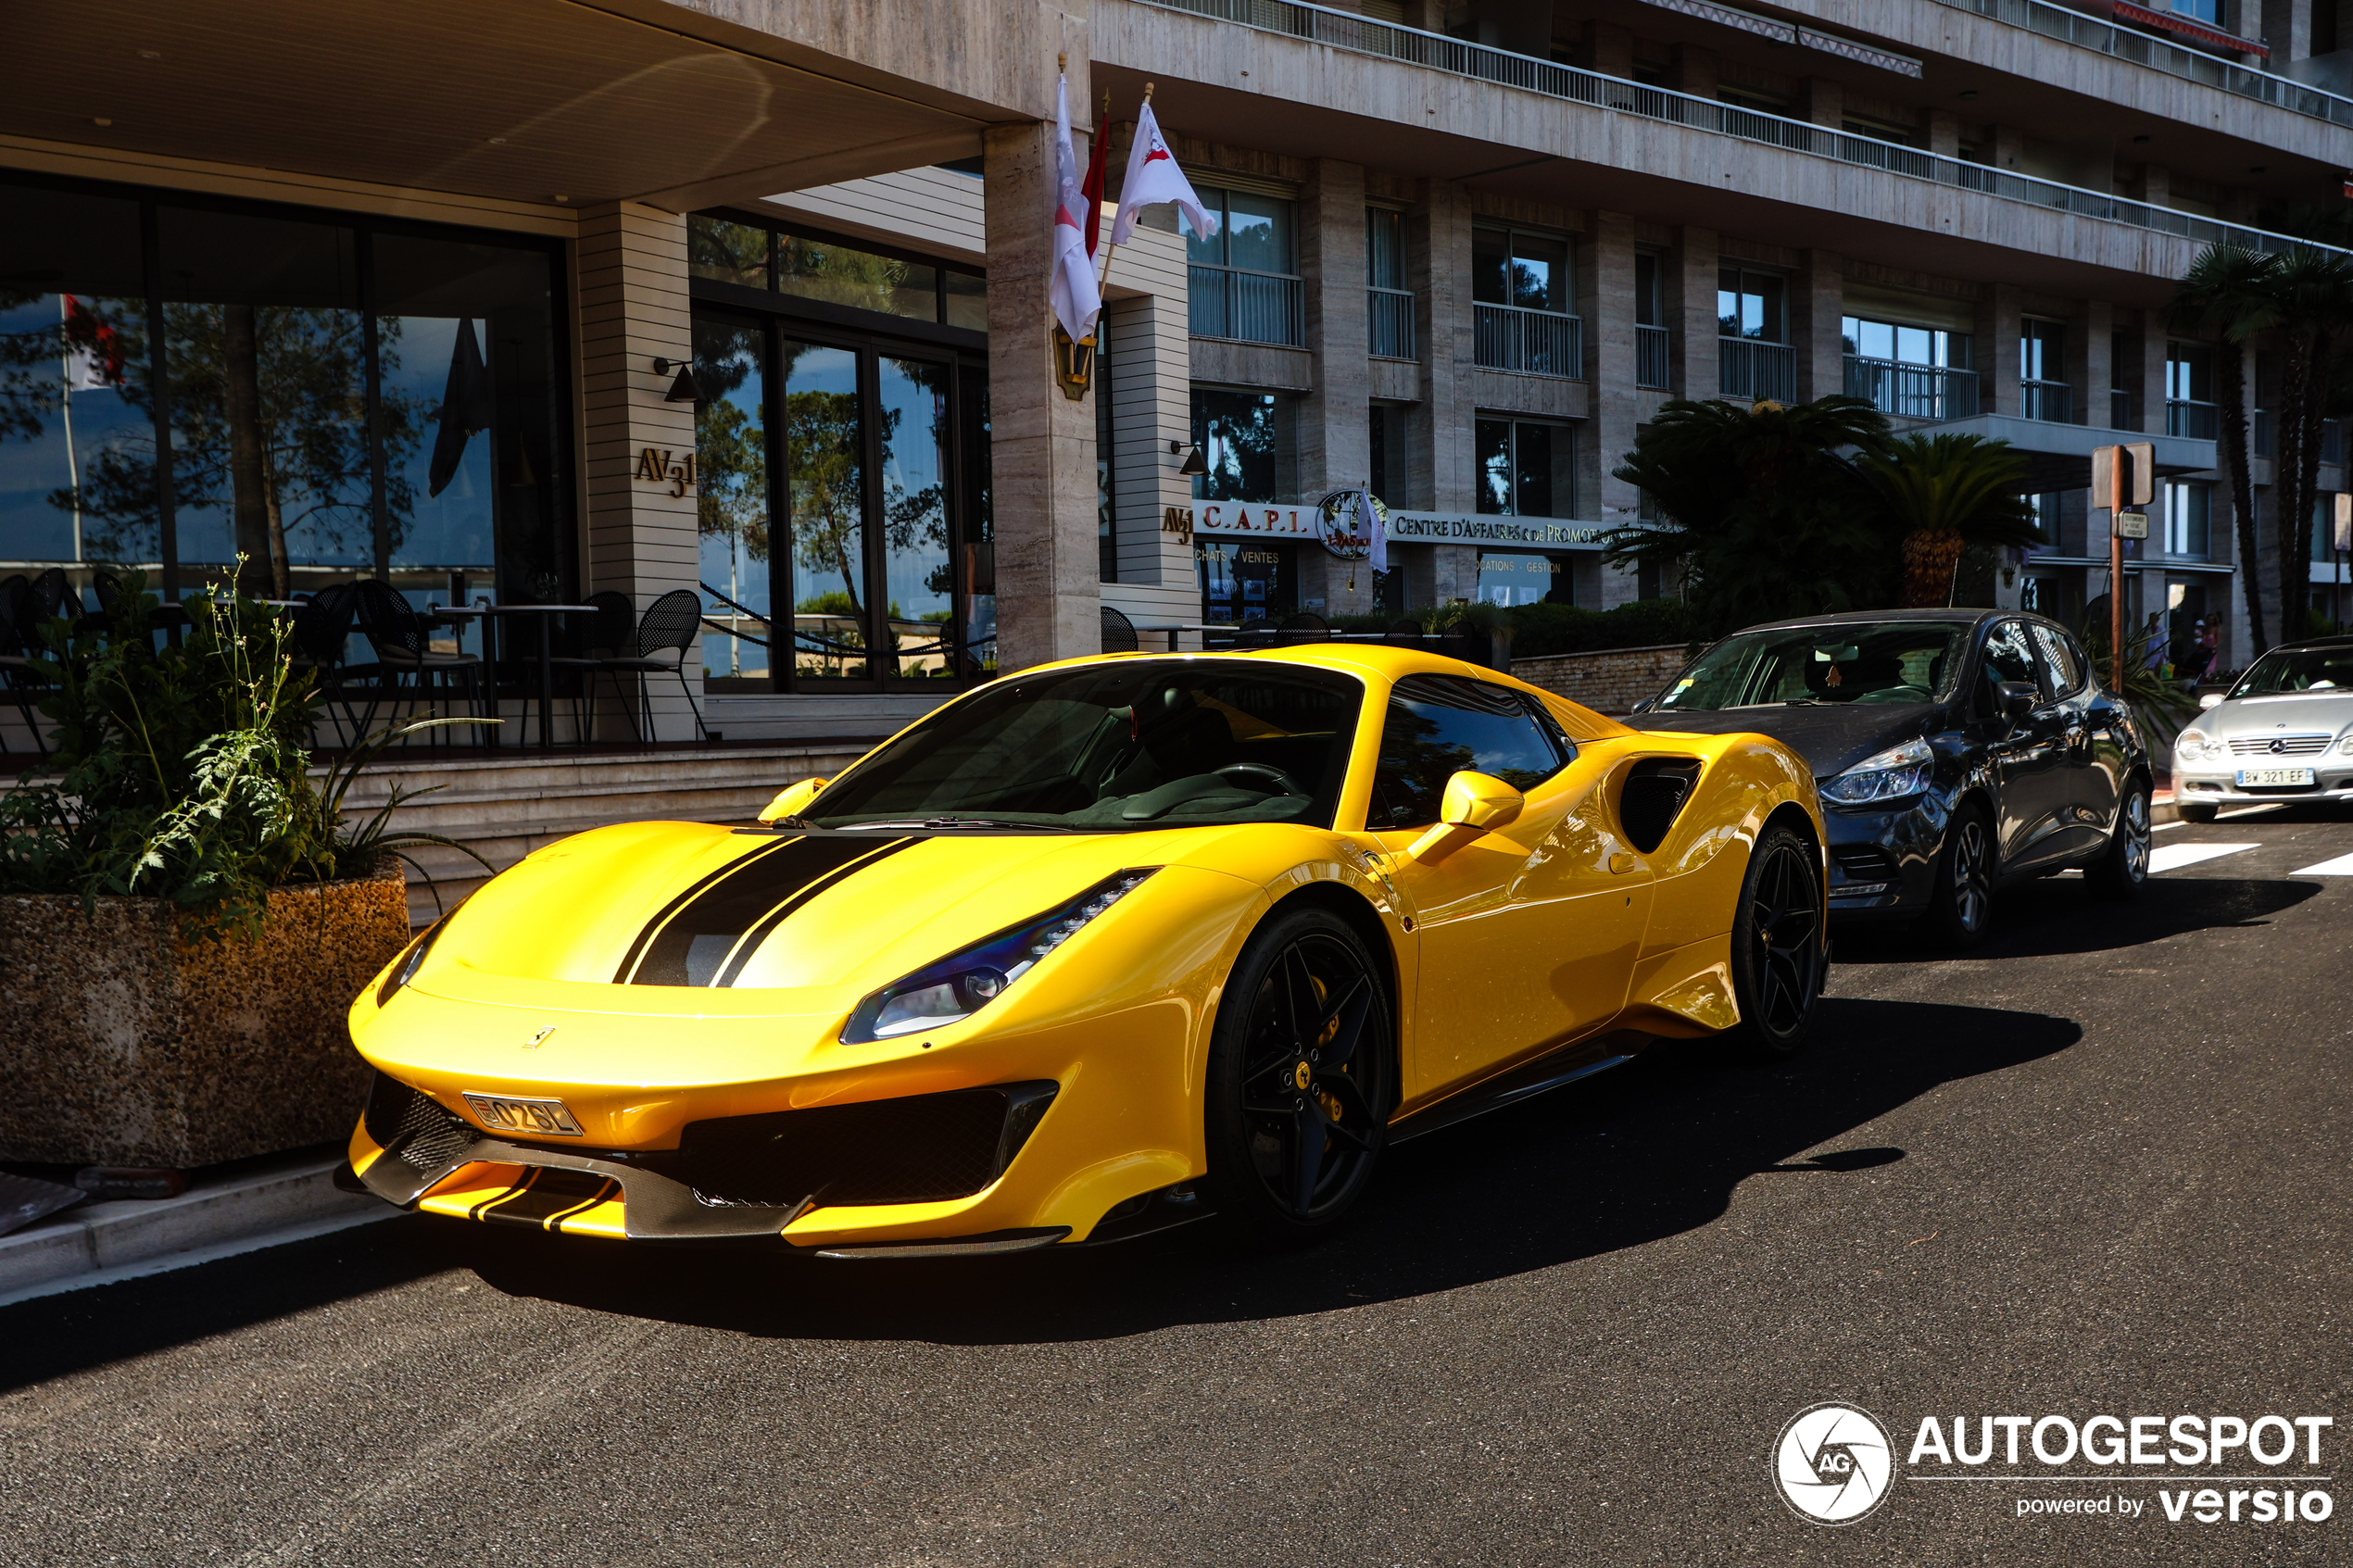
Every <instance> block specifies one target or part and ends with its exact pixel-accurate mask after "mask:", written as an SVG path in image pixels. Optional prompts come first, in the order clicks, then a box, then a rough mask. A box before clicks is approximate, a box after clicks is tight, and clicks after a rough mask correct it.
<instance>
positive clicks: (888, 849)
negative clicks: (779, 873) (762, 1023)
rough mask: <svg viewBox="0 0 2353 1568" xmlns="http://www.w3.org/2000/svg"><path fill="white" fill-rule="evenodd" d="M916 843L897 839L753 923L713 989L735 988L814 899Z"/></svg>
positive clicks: (803, 889) (824, 877)
mask: <svg viewBox="0 0 2353 1568" xmlns="http://www.w3.org/2000/svg"><path fill="white" fill-rule="evenodd" d="M915 842H916V841H915V840H914V839H912V838H894V839H892V840H891V841H890V842H889V843H887V844H886V845H884V846H882V847H880V848H878V849H876V850H875V852H874V853H873V854H871V855H868V856H865V857H864V858H862V859H856V860H852V861H850V862H849V864H848V865H846V866H844V867H842V868H841V869H840V870H838V871H834V872H826V873H825V874H824V876H821V877H819V878H818V879H817V880H816V881H814V882H812V883H811V884H809V885H808V886H806V887H804V888H802V889H801V890H800V891H799V892H798V893H796V894H794V895H793V896H792V897H789V898H787V899H786V900H785V901H784V902H783V903H781V904H779V905H777V906H776V907H775V908H774V909H771V910H769V911H768V912H767V913H766V914H764V915H762V916H761V917H760V919H759V920H758V921H757V922H754V923H753V925H752V927H751V929H750V930H749V931H747V932H745V933H744V935H743V937H742V939H741V940H740V941H738V942H737V943H736V950H735V952H734V953H732V954H730V955H729V957H728V959H727V967H726V968H725V969H724V970H723V971H721V972H720V975H719V978H718V979H716V980H713V981H712V982H711V984H712V985H734V984H735V983H736V977H737V976H738V975H740V974H742V973H743V972H744V965H746V964H748V963H749V962H750V961H751V956H752V954H754V953H756V952H758V951H760V946H761V943H763V942H765V941H767V940H768V938H769V937H770V936H771V935H774V932H775V929H776V928H777V927H778V926H780V925H782V924H784V923H785V922H786V921H787V920H789V919H790V918H791V917H792V916H793V914H794V913H795V912H796V911H798V910H799V909H800V907H801V906H802V905H803V904H806V903H808V902H809V900H811V899H812V898H814V897H817V895H818V894H820V893H823V892H824V891H825V889H827V888H829V887H832V886H835V885H837V884H840V883H843V882H846V881H848V880H849V878H851V877H853V876H856V875H857V874H858V873H859V872H862V871H864V870H865V869H866V868H867V867H869V866H871V865H873V864H874V863H875V861H877V860H881V859H887V858H888V857H890V856H892V855H896V854H898V853H899V852H900V850H901V849H904V848H906V847H908V846H910V845H912V844H913V843H915Z"/></svg>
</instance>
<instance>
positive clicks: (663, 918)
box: [612, 838, 800, 985]
mask: <svg viewBox="0 0 2353 1568" xmlns="http://www.w3.org/2000/svg"><path fill="white" fill-rule="evenodd" d="M799 842H800V840H799V839H797V838H780V839H777V840H775V841H774V842H773V843H769V844H763V845H761V847H759V848H757V849H755V850H753V851H752V852H751V853H750V854H749V855H738V856H736V858H735V859H732V860H730V861H728V862H727V863H726V864H725V865H724V866H722V867H720V868H719V869H718V870H717V871H715V872H711V874H710V875H708V876H706V877H704V878H703V879H702V880H701V881H700V882H698V883H696V884H694V885H693V886H692V887H689V888H688V889H686V891H685V892H684V893H681V894H679V895H678V897H675V898H673V899H672V900H671V901H670V902H669V903H667V904H664V905H663V906H662V907H661V910H660V912H658V913H657V914H656V915H655V916H654V918H653V919H651V920H649V921H648V922H646V929H645V930H643V931H641V932H639V933H637V936H636V940H635V941H633V942H631V943H630V944H629V951H628V952H626V953H624V954H623V955H622V959H621V967H620V968H619V969H618V970H615V971H614V972H613V977H612V983H613V984H614V985H628V984H629V977H630V974H631V972H633V971H634V970H635V969H636V967H637V964H638V960H641V959H643V958H644V957H645V954H646V948H647V947H648V945H649V944H650V943H651V942H652V941H653V939H654V938H655V936H657V935H660V934H661V929H662V926H663V924H664V923H665V922H668V921H669V920H670V919H671V918H672V917H673V916H674V915H676V914H677V913H678V911H679V910H681V909H685V908H686V906H687V905H689V904H691V903H693V902H694V901H695V900H696V899H697V898H699V897H702V896H703V895H704V894H705V893H707V892H709V891H710V890H711V887H712V886H713V885H714V884H717V883H719V882H722V881H724V880H725V879H726V878H728V877H731V876H733V875H735V874H736V872H739V871H742V870H743V869H744V868H745V867H747V866H749V865H750V864H751V863H752V862H753V861H755V860H760V859H765V858H766V857H768V856H770V855H774V854H775V853H776V852H777V851H778V850H780V849H782V848H784V847H785V846H786V845H788V844H798V843H799Z"/></svg>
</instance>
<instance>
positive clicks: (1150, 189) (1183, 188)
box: [1111, 99, 1217, 245]
mask: <svg viewBox="0 0 2353 1568" xmlns="http://www.w3.org/2000/svg"><path fill="white" fill-rule="evenodd" d="M1162 202H1175V203H1176V205H1177V207H1179V208H1180V209H1182V211H1183V212H1184V214H1185V219H1186V221H1188V222H1189V223H1190V224H1192V226H1193V232H1195V233H1197V234H1199V235H1201V236H1202V238H1204V239H1206V238H1208V237H1210V236H1211V235H1213V234H1214V233H1216V232H1217V215H1216V214H1215V213H1214V212H1212V211H1210V210H1209V209H1208V208H1207V207H1203V206H1202V204H1201V198H1200V197H1199V196H1197V195H1195V194H1193V182H1191V181H1189V180H1188V179H1186V178H1185V171H1184V170H1183V169H1179V168H1177V167H1176V155H1175V154H1173V153H1171V152H1170V151H1169V150H1168V139H1167V138H1166V137H1164V136H1163V135H1162V134H1161V133H1160V121H1159V120H1158V119H1155V118H1153V115H1152V106H1151V101H1150V100H1149V99H1147V100H1146V101H1145V104H1144V107H1142V108H1141V109H1139V110H1138V111H1137V113H1136V144H1135V146H1133V147H1131V148H1130V149H1128V153H1127V182H1126V184H1124V185H1122V186H1121V187H1120V188H1119V216H1118V217H1117V218H1116V219H1114V220H1113V222H1112V226H1111V243H1112V244H1114V245H1126V243H1127V242H1128V240H1129V239H1130V238H1131V237H1132V236H1133V235H1134V234H1135V232H1136V214H1137V212H1138V211H1139V209H1141V208H1143V207H1157V206H1159V205H1160V204H1161V203H1162Z"/></svg>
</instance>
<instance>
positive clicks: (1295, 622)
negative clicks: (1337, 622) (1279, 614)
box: [1276, 609, 1332, 643]
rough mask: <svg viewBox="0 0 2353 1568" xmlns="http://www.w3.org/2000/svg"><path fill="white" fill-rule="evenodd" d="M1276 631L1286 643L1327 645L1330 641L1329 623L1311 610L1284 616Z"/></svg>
mask: <svg viewBox="0 0 2353 1568" xmlns="http://www.w3.org/2000/svg"><path fill="white" fill-rule="evenodd" d="M1276 630H1277V632H1279V633H1282V640H1283V641H1284V642H1286V643H1328V642H1330V641H1331V640H1332V625H1331V622H1330V621H1326V620H1325V619H1324V618H1323V617H1322V616H1320V615H1317V614H1315V612H1314V611H1313V610H1305V609H1302V610H1301V611H1299V612H1298V613H1297V614H1295V615H1286V616H1285V617H1283V623H1282V624H1281V625H1280V626H1278V627H1277V628H1276Z"/></svg>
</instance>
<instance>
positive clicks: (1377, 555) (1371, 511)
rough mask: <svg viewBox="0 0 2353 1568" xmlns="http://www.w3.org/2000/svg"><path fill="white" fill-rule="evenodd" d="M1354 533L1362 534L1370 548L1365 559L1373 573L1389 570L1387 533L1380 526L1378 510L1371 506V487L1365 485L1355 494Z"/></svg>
mask: <svg viewBox="0 0 2353 1568" xmlns="http://www.w3.org/2000/svg"><path fill="white" fill-rule="evenodd" d="M1356 532H1358V533H1362V534H1363V535H1364V536H1365V540H1366V542H1367V543H1368V544H1369V545H1370V546H1371V551H1370V553H1369V554H1368V555H1367V556H1366V557H1365V559H1366V560H1367V561H1368V562H1369V563H1370V564H1371V566H1372V569H1373V570H1374V571H1388V570H1389V531H1388V530H1387V529H1385V528H1383V527H1382V526H1381V525H1380V508H1378V507H1376V506H1374V505H1373V487H1372V486H1371V485H1370V484H1367V485H1365V487H1364V488H1363V489H1362V490H1359V491H1357V492H1356Z"/></svg>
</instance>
